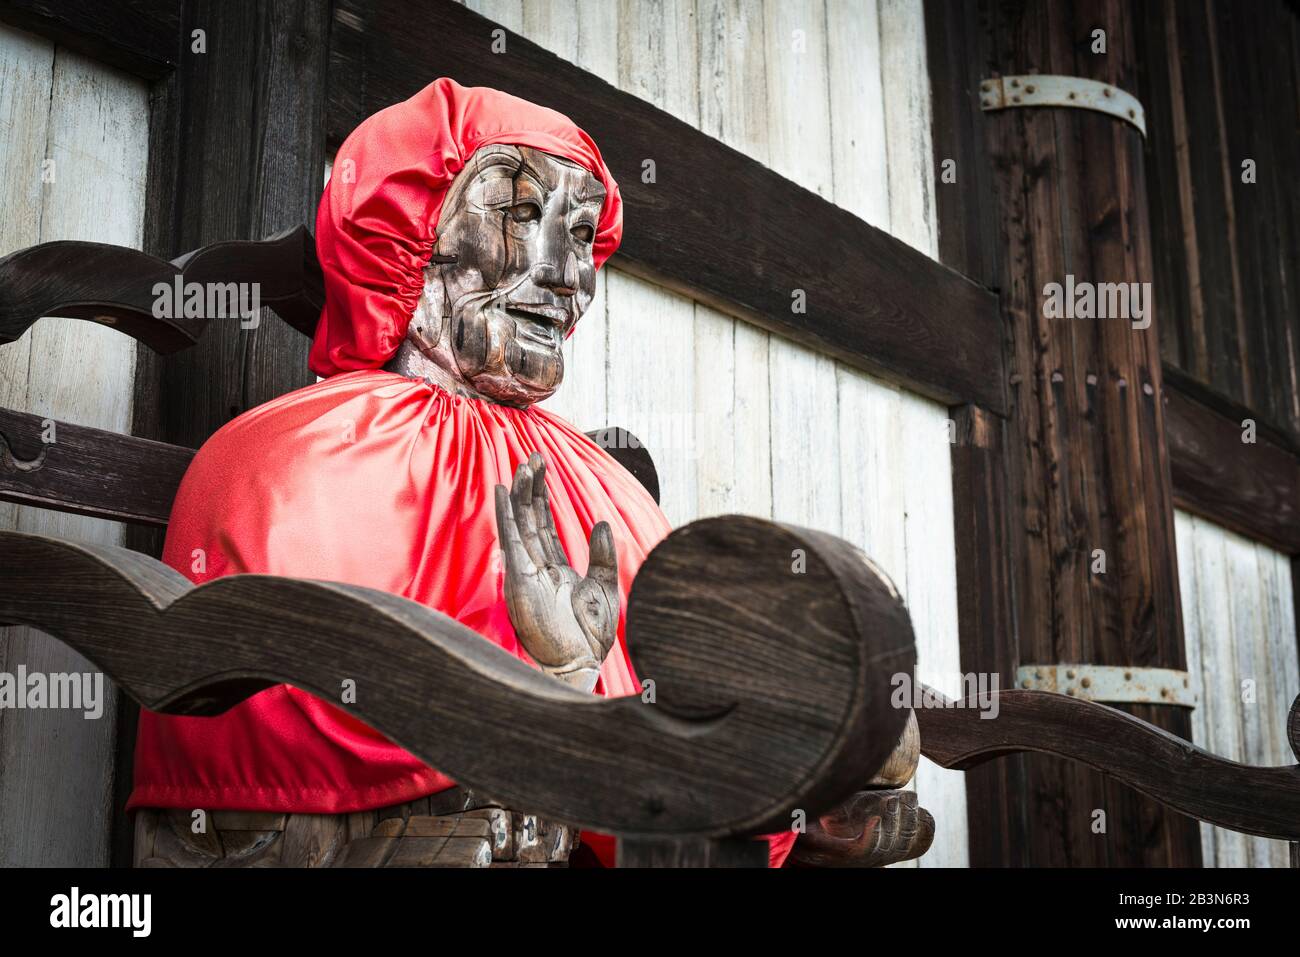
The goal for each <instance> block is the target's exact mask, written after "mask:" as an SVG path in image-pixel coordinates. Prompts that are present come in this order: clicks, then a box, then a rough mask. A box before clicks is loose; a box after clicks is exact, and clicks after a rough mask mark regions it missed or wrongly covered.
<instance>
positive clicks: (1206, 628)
mask: <svg viewBox="0 0 1300 957" xmlns="http://www.w3.org/2000/svg"><path fill="white" fill-rule="evenodd" d="M1195 525H1196V528H1197V549H1196V550H1197V555H1196V579H1197V582H1198V586H1199V590H1200V591H1199V595H1198V600H1199V608H1198V613H1199V618H1200V624H1201V634H1202V635H1203V636H1204V637H1203V639H1202V642H1201V669H1202V679H1203V684H1202V687H1203V688H1204V689H1205V696H1204V699H1203V700H1204V703H1205V709H1206V732H1207V733H1206V749H1207V750H1209V751H1212V752H1214V753H1215V754H1218V755H1221V756H1224V757H1231V756H1232V755H1235V754H1240V753H1241V747H1242V735H1241V710H1240V701H1241V690H1240V685H1239V684H1238V682H1237V664H1236V660H1235V656H1234V655H1233V650H1232V645H1231V643H1230V640H1229V636H1230V635H1231V634H1232V605H1231V599H1230V595H1229V583H1228V570H1227V553H1226V550H1225V544H1224V540H1223V536H1222V535H1215V534H1213V531H1212V529H1207V526H1206V523H1203V522H1202V521H1201V520H1199V519H1197V520H1196V521H1195ZM1202 530H1205V531H1206V534H1204V535H1202V534H1201V532H1202ZM1248 842H1249V839H1248V838H1247V837H1246V836H1245V835H1244V834H1237V833H1234V832H1232V831H1226V830H1223V829H1222V828H1216V829H1215V833H1214V858H1215V859H1214V863H1215V864H1216V865H1217V866H1218V867H1245V866H1246V865H1247V862H1248V860H1249V856H1248V850H1247V848H1248Z"/></svg>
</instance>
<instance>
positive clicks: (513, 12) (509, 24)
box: [465, 0, 524, 55]
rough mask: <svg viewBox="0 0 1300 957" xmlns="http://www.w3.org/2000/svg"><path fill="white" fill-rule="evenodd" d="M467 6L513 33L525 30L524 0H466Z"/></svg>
mask: <svg viewBox="0 0 1300 957" xmlns="http://www.w3.org/2000/svg"><path fill="white" fill-rule="evenodd" d="M465 6H466V7H468V8H469V9H471V10H473V11H474V12H475V13H477V14H480V15H482V16H485V17H487V18H488V19H489V20H491V21H492V22H494V23H498V24H500V25H501V26H503V27H505V28H506V29H507V30H509V31H510V32H511V33H522V32H523V29H524V0H465ZM508 54H509V51H507V55H508Z"/></svg>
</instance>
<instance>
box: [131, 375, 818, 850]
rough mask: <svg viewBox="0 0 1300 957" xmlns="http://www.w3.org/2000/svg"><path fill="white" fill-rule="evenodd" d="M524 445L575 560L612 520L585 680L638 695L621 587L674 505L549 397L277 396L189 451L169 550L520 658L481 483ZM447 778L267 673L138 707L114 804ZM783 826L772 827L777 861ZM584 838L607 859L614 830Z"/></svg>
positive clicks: (376, 391)
mask: <svg viewBox="0 0 1300 957" xmlns="http://www.w3.org/2000/svg"><path fill="white" fill-rule="evenodd" d="M533 452H540V453H541V454H542V455H543V456H544V457H545V459H546V463H547V469H546V484H547V489H548V491H549V492H550V499H551V508H552V511H553V513H554V517H555V525H556V529H557V531H558V533H559V537H560V541H561V543H562V544H563V546H564V550H565V553H566V554H567V555H568V557H569V561H570V563H571V564H572V565H573V567H574V569H575V570H577V571H578V572H580V573H583V572H585V570H586V567H587V560H588V552H587V541H588V536H589V535H590V533H591V529H592V527H593V526H594V525H595V524H596V523H598V522H601V521H607V522H609V523H610V526H611V528H612V530H613V533H614V541H615V544H616V547H617V549H618V560H619V586H620V592H621V595H622V599H623V601H622V607H621V610H620V618H619V627H618V641H617V642H616V643H615V645H614V647H613V649H612V650H611V651H610V653H609V656H608V657H607V658H606V660H605V663H604V665H603V666H602V668H601V675H600V681H599V683H598V684H597V687H596V693H597V694H601V695H605V696H610V697H612V696H617V695H628V694H639V693H640V691H641V688H640V685H639V683H638V680H637V677H636V672H635V670H634V668H633V666H632V662H631V661H630V659H629V657H628V653H627V648H626V645H625V641H624V614H625V612H626V607H627V596H628V593H629V590H630V588H631V584H632V579H633V577H634V576H635V574H636V571H637V569H638V568H639V567H640V565H641V562H642V560H643V559H644V558H645V556H646V554H647V553H648V552H649V551H650V549H652V548H653V547H654V545H655V544H656V543H657V542H658V541H659V540H660V539H662V538H663V537H664V536H665V535H666V534H667V533H668V531H669V526H668V522H667V520H666V519H665V518H664V516H663V513H662V512H661V511H660V510H659V507H658V506H657V505H656V504H655V502H654V500H653V499H651V498H650V496H649V495H648V494H647V493H646V492H645V490H644V489H643V488H642V487H641V486H640V484H639V483H638V482H637V481H636V479H635V478H633V477H632V476H631V475H630V474H629V473H628V472H627V471H626V470H624V469H623V468H622V467H621V466H619V465H618V464H617V463H616V462H615V461H614V460H613V459H612V458H610V457H609V455H608V454H607V453H606V452H605V451H604V450H602V449H600V448H599V447H597V446H596V445H595V444H594V443H593V442H591V441H590V440H589V439H588V438H587V437H586V436H585V435H583V434H582V433H580V432H578V431H577V430H576V429H574V428H573V427H572V426H571V425H569V424H568V423H566V422H565V421H564V420H562V419H560V418H559V417H557V416H555V415H552V414H551V413H549V412H547V411H545V410H543V409H539V408H536V407H534V408H531V409H527V410H521V409H514V408H509V407H506V406H501V405H495V404H492V403H489V402H485V401H482V400H478V399H472V398H466V397H462V396H456V395H452V394H450V393H448V392H445V391H444V390H442V389H440V388H438V387H436V386H433V385H430V384H429V383H427V382H424V381H421V380H413V379H407V378H403V377H401V376H398V375H394V374H392V373H388V372H381V371H361V372H354V373H348V374H345V375H339V376H334V377H333V378H330V379H327V380H325V381H323V382H320V383H318V384H316V385H314V386H309V387H307V388H305V389H301V390H299V391H297V392H293V393H290V394H288V395H285V396H282V397H281V398H279V399H276V400H274V401H272V402H269V403H267V404H266V405H263V406H260V407H258V408H256V409H254V410H252V411H251V412H248V413H246V414H245V415H243V416H240V417H239V418H237V419H235V420H234V421H233V422H231V423H229V424H228V425H227V426H226V427H224V428H223V429H221V430H220V431H219V432H217V433H216V435H214V436H213V437H212V438H211V439H210V440H209V441H208V442H207V443H206V444H205V445H204V446H203V448H202V449H201V450H200V451H199V453H198V455H197V456H196V457H195V459H194V462H193V464H192V465H191V467H190V469H189V471H188V472H187V473H186V476H185V479H184V481H183V482H182V483H181V487H180V491H179V493H178V495H177V499H176V504H175V506H174V508H173V518H172V523H171V525H170V526H169V528H168V533H167V543H166V547H165V550H164V555H163V558H164V561H166V562H167V564H169V565H170V566H171V567H173V568H175V569H176V570H177V571H180V572H181V573H182V574H185V575H186V576H187V577H188V578H189V579H190V580H191V581H193V582H195V583H202V582H205V581H209V580H211V579H214V578H218V577H220V576H222V575H232V574H237V573H241V572H260V573H267V574H274V575H284V576H292V577H297V578H315V579H323V580H329V581H341V582H346V583H348V584H353V585H363V586H366V587H369V588H377V589H381V590H383V591H387V592H391V593H392V594H395V595H401V596H404V597H406V598H409V599H412V600H414V601H418V602H420V603H422V604H424V605H427V606H428V607H430V608H434V609H436V610H438V611H440V612H442V613H444V614H446V615H448V616H450V617H452V618H455V619H456V620H457V621H459V622H460V623H462V624H463V625H466V626H467V627H469V628H472V629H474V630H475V631H477V632H478V633H479V634H481V635H482V636H483V637H484V638H485V639H487V640H489V641H492V642H494V643H496V644H497V645H499V646H501V647H502V648H504V649H506V650H507V651H509V652H511V653H513V654H515V655H518V656H519V657H520V658H522V659H524V660H526V661H530V659H529V656H528V653H527V652H526V651H525V650H524V649H523V647H522V646H521V645H520V644H519V641H518V639H517V638H516V636H515V633H514V629H513V627H512V626H511V624H510V618H509V614H508V612H507V610H506V605H505V599H504V596H503V590H502V582H503V574H504V573H503V569H502V565H501V562H500V560H499V558H498V557H497V556H498V545H497V534H496V527H495V517H494V516H495V512H494V505H493V501H492V494H493V488H494V487H495V486H496V485H497V484H503V485H507V486H508V485H509V484H510V482H511V479H512V477H513V474H514V470H515V468H516V467H517V466H518V465H519V464H520V463H522V462H524V461H526V460H527V458H528V456H529V455H530V454H531V453H533ZM357 640H358V641H361V642H364V641H365V640H366V636H365V635H358V636H357ZM452 784H453V782H452V780H451V779H450V778H448V777H447V776H446V775H444V774H442V773H440V772H439V771H437V770H435V769H433V768H429V767H427V766H425V765H424V764H423V763H421V762H420V761H419V760H418V759H417V758H415V757H414V756H412V755H410V754H409V753H407V752H406V751H404V750H402V749H401V748H400V747H398V746H397V745H395V744H393V743H392V742H390V741H388V740H387V739H386V738H385V737H384V736H383V735H381V734H379V733H378V732H377V731H375V730H373V729H371V728H369V727H368V726H366V725H365V724H364V723H363V722H361V721H358V720H357V719H356V718H353V717H352V716H350V715H348V714H347V713H345V712H344V711H342V710H340V709H339V708H336V707H334V706H333V705H331V704H329V703H327V702H325V701H322V700H320V699H318V698H315V697H313V696H312V695H309V694H307V693H306V692H304V691H300V690H298V689H296V688H292V687H290V686H288V685H279V686H277V687H274V688H269V689H267V690H265V691H263V692H261V693H259V694H257V695H255V696H253V697H252V698H250V699H248V700H247V701H245V702H243V703H241V704H239V705H237V706H235V707H234V708H232V709H231V710H230V711H228V712H227V713H225V714H224V715H220V716H218V717H213V718H187V717H173V716H169V715H159V714H153V713H151V712H144V713H143V714H142V716H141V721H140V730H139V737H138V740H137V745H136V761H135V789H134V791H133V793H132V795H131V799H130V802H129V805H128V806H129V807H185V808H207V809H218V810H220V809H230V810H261V811H281V812H299V813H343V812H347V811H357V810H366V809H370V808H376V807H382V806H386V805H389V804H396V803H400V802H404V801H410V800H414V799H416V798H418V797H422V796H425V795H428V794H432V793H435V792H437V791H440V790H442V789H444V788H447V787H450V786H451V785H452ZM524 810H526V809H524ZM789 837H790V840H789V841H786V840H785V836H784V835H782V836H780V837H778V838H777V839H776V841H775V842H774V845H773V858H774V863H779V861H780V860H781V859H783V858H784V856H785V853H786V851H788V847H789V844H790V843H792V840H793V835H792V834H791V835H789ZM584 841H586V842H587V843H589V844H591V845H592V846H593V847H594V849H595V850H596V852H597V854H598V855H599V856H600V857H601V858H602V859H604V860H605V861H606V862H607V863H612V860H611V856H612V842H610V841H609V840H608V839H604V838H602V837H601V836H599V835H584ZM782 844H784V847H782V846H781V845H782Z"/></svg>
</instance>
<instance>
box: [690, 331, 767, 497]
mask: <svg viewBox="0 0 1300 957" xmlns="http://www.w3.org/2000/svg"><path fill="white" fill-rule="evenodd" d="M735 325H736V332H735V355H736V362H735V368H736V385H735V397H736V412H735V424H736V434H735V435H734V436H733V437H732V442H733V443H734V447H735V450H736V453H735V458H736V475H737V486H736V498H735V508H736V510H737V511H739V512H744V513H745V514H747V515H762V516H766V517H773V515H774V510H773V505H772V482H773V478H772V471H773V467H772V440H771V436H772V418H771V416H772V405H771V399H772V396H771V367H770V355H771V344H772V341H773V340H772V339H771V337H770V336H768V334H767V333H766V332H764V331H763V330H761V329H759V328H758V327H756V326H751V325H749V323H746V322H740V321H737V322H736V324H735ZM707 414H708V409H706V408H703V407H701V406H696V416H697V419H698V418H702V417H704V416H706V415H707ZM742 477H743V481H742Z"/></svg>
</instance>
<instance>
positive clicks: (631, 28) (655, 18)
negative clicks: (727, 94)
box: [618, 0, 700, 126]
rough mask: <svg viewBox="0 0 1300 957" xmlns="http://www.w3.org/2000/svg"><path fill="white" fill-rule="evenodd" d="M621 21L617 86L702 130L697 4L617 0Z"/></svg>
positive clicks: (682, 0)
mask: <svg viewBox="0 0 1300 957" xmlns="http://www.w3.org/2000/svg"><path fill="white" fill-rule="evenodd" d="M618 22H619V34H618V85H619V87H620V88H621V89H624V90H626V91H627V92H629V93H634V94H636V95H637V96H639V97H641V98H642V99H643V100H647V101H649V102H650V103H653V104H654V105H655V106H657V107H659V108H660V109H661V110H666V111H667V112H669V113H671V114H672V115H673V116H675V117H677V118H678V119H680V120H684V121H685V122H687V123H690V124H691V125H692V126H696V125H698V124H699V116H700V91H699V70H698V65H697V64H698V59H697V57H698V52H697V51H698V46H697V43H696V36H695V0H619V5H618Z"/></svg>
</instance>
